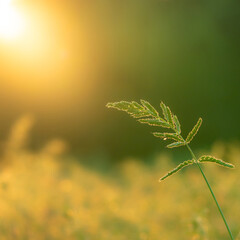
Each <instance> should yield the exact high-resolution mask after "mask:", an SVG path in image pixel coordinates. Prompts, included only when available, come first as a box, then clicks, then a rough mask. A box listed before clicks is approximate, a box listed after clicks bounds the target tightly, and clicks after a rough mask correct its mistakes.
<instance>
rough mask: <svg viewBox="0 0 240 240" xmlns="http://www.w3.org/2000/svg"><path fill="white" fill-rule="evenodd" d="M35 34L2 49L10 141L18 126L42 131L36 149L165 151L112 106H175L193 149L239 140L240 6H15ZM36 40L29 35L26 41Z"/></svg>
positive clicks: (233, 2) (2, 103) (4, 129)
mask: <svg viewBox="0 0 240 240" xmlns="http://www.w3.org/2000/svg"><path fill="white" fill-rule="evenodd" d="M16 4H17V6H18V9H20V10H21V11H22V12H23V15H24V16H25V20H26V22H28V23H31V24H28V25H27V27H28V29H27V30H26V32H25V35H23V36H22V38H21V41H19V40H17V39H15V40H13V41H11V42H6V41H1V42H0V51H1V54H0V64H1V69H0V109H1V124H0V132H1V139H2V140H3V139H5V138H6V136H7V133H8V129H9V128H10V126H11V125H12V124H13V122H14V121H15V119H17V118H18V117H19V116H21V115H22V114H25V113H31V114H33V116H34V117H35V119H36V121H37V123H36V127H35V129H34V130H33V133H32V134H33V136H32V139H33V141H32V142H31V147H32V148H35V149H38V148H40V147H41V146H42V144H43V143H44V142H45V141H46V139H49V138H51V137H53V136H54V137H56V136H58V137H60V138H63V139H65V140H66V141H67V142H68V143H69V146H71V152H72V153H73V154H84V155H94V154H98V155H100V154H103V155H106V156H109V157H110V158H111V159H115V160H118V159H121V158H122V157H123V156H128V155H131V156H141V157H146V156H149V155H151V154H152V153H153V152H157V151H161V149H162V148H163V147H164V146H163V144H162V143H161V142H160V141H159V140H158V139H155V138H154V137H153V136H152V135H151V134H149V132H150V131H152V129H151V128H149V127H147V126H141V125H140V124H137V123H136V122H135V121H134V120H133V119H130V117H129V116H127V115H126V114H124V113H120V112H117V111H113V110H109V109H107V108H106V107H105V105H106V103H107V102H111V101H119V100H136V101H138V100H139V99H145V100H148V101H149V102H151V103H152V104H153V105H154V106H155V107H159V103H160V101H164V102H165V103H166V104H168V105H170V107H171V108H172V110H173V111H174V113H176V114H177V115H178V116H179V119H180V121H181V122H182V123H183V129H184V130H185V131H186V132H187V131H189V130H190V129H191V128H192V126H193V124H194V123H195V122H196V120H197V118H198V117H199V116H201V117H202V118H203V120H204V123H203V127H202V129H201V131H200V133H199V135H198V139H196V140H195V141H194V143H193V145H195V146H196V145H198V146H203V147H204V146H206V145H208V144H211V143H212V142H213V141H215V140H216V139H219V138H220V139H225V140H231V139H239V135H240V129H239V128H238V123H239V120H240V111H239V110H238V103H239V87H240V80H239V79H240V68H239V63H240V47H239V37H240V11H239V9H240V2H239V1H237V0H227V1H226V0H219V1H215V0H208V1H206V0H195V1H189V0H188V1H187V0H181V1H179V0H162V1H161V0H148V1H143V0H123V1H112V0H111V1H110V0H104V1H98V0H91V1H76V0H68V1H56V0H55V1H54V0H51V1H49V0H48V1H46V0H41V1H30V0H22V1H21V0H19V1H16ZM27 31H28V32H27Z"/></svg>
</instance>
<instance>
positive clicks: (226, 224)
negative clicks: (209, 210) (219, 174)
mask: <svg viewBox="0 0 240 240" xmlns="http://www.w3.org/2000/svg"><path fill="white" fill-rule="evenodd" d="M186 146H187V148H188V150H189V151H190V153H191V155H192V157H193V159H194V161H195V163H196V164H197V166H198V168H199V170H200V172H201V174H202V176H203V178H204V180H205V182H206V184H207V186H208V189H209V191H210V192H211V195H212V197H213V199H214V201H215V203H216V205H217V208H218V211H219V212H220V214H221V216H222V219H223V221H224V223H225V226H226V228H227V230H228V233H229V236H230V238H231V240H234V239H233V235H232V233H231V230H230V228H229V226H228V223H227V221H226V219H225V217H224V215H223V212H222V209H221V207H220V205H219V204H218V201H217V199H216V197H215V195H214V193H213V190H212V188H211V186H210V184H209V182H208V180H207V177H206V175H205V174H204V172H203V170H202V168H201V166H200V164H199V163H198V161H197V158H196V156H195V154H194V153H193V151H192V149H191V148H190V147H189V145H188V144H186Z"/></svg>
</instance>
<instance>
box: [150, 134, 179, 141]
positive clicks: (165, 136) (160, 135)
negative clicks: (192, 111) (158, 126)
mask: <svg viewBox="0 0 240 240" xmlns="http://www.w3.org/2000/svg"><path fill="white" fill-rule="evenodd" d="M153 135H154V136H155V137H159V138H162V139H163V140H167V139H172V140H175V141H181V140H182V139H181V138H180V137H179V135H177V134H176V133H160V132H154V133H153Z"/></svg>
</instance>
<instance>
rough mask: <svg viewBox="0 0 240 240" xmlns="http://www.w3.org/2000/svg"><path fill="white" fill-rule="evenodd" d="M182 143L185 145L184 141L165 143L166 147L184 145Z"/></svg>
mask: <svg viewBox="0 0 240 240" xmlns="http://www.w3.org/2000/svg"><path fill="white" fill-rule="evenodd" d="M184 145H185V143H184V142H174V143H171V144H169V145H167V148H175V147H181V146H184Z"/></svg>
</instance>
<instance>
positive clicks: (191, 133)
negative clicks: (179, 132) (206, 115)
mask: <svg viewBox="0 0 240 240" xmlns="http://www.w3.org/2000/svg"><path fill="white" fill-rule="evenodd" d="M201 124H202V118H199V119H198V121H197V123H196V125H195V126H194V127H193V129H192V131H191V132H190V133H189V134H188V136H187V139H186V142H187V143H190V142H191V141H192V140H193V138H194V136H195V135H196V134H197V132H198V130H199V128H200V127H201Z"/></svg>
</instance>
